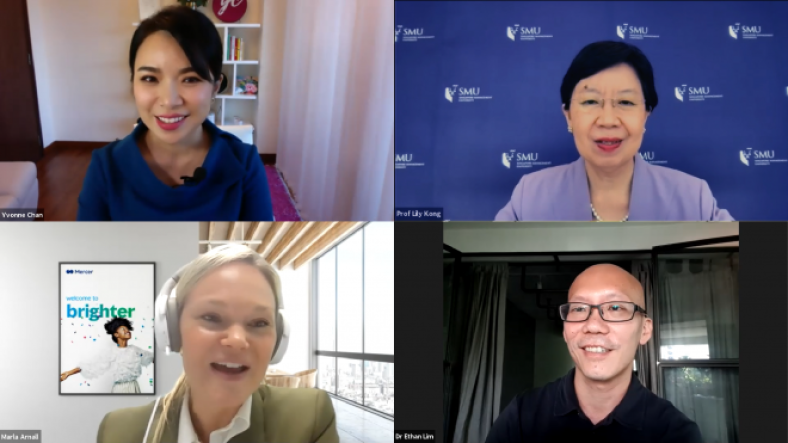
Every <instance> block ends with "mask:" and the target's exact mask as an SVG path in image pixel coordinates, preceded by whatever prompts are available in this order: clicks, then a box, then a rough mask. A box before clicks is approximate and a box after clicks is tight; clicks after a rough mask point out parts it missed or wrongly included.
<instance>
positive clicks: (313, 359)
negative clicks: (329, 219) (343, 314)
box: [309, 223, 394, 419]
mask: <svg viewBox="0 0 788 443" xmlns="http://www.w3.org/2000/svg"><path fill="white" fill-rule="evenodd" d="M368 225H369V223H363V224H361V225H360V226H358V227H357V228H356V229H354V230H353V231H351V232H350V233H349V234H348V235H346V236H345V237H344V238H343V239H342V241H340V242H339V243H337V244H335V245H334V246H332V247H331V248H330V249H328V250H327V251H325V252H323V253H322V254H320V255H319V256H317V257H315V258H314V259H313V260H312V263H311V265H310V269H311V280H312V282H311V285H310V289H311V296H310V301H311V303H310V306H312V307H313V309H312V311H313V312H312V314H311V317H312V322H311V324H312V325H313V328H312V330H313V332H312V334H310V337H311V339H310V342H311V343H310V359H309V360H310V361H309V363H310V366H312V367H316V368H317V367H318V366H317V361H318V357H331V358H333V360H334V389H335V390H336V389H338V388H339V372H338V370H337V368H338V360H337V359H338V358H344V359H349V360H358V361H360V362H361V403H358V402H356V401H354V400H351V399H349V398H346V397H343V396H341V395H339V394H337V393H336V391H335V392H328V391H326V392H328V393H329V395H330V396H331V397H333V398H337V399H340V400H342V401H345V402H348V403H351V404H353V405H356V406H358V407H360V408H363V409H365V410H367V411H369V412H372V413H375V414H378V415H382V416H384V417H386V418H391V419H393V418H394V414H389V413H387V412H384V411H381V410H379V409H375V408H372V407H371V406H367V405H366V404H364V403H365V402H366V392H365V391H366V368H365V363H366V362H380V363H391V364H394V354H391V355H388V354H373V353H367V352H365V349H366V348H365V346H366V343H365V335H366V331H365V322H366V319H365V317H366V315H365V311H364V308H365V303H366V288H365V285H364V279H365V277H366V269H365V257H366V229H365V228H366V227H367V226H368ZM359 233H360V235H361V350H362V352H339V351H323V350H320V349H318V337H317V335H318V330H319V324H318V323H319V321H318V318H319V315H318V312H317V306H318V302H319V298H320V294H319V291H318V287H319V284H318V282H319V266H318V261H319V260H320V259H321V258H323V257H324V256H326V255H327V254H334V349H339V327H338V318H339V304H338V302H339V291H338V288H339V283H338V282H339V278H338V277H339V266H340V263H339V254H338V249H339V246H340V245H341V244H343V243H344V242H345V241H347V240H348V239H349V238H351V237H353V236H354V235H356V234H359ZM320 377H321V374H320V372H318V379H319V378H320Z"/></svg>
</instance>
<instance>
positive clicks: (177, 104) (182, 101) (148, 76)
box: [133, 31, 221, 145]
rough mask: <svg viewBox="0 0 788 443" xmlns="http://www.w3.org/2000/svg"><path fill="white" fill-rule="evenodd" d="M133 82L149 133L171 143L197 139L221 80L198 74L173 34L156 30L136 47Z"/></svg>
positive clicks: (190, 141) (136, 99)
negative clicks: (209, 79) (209, 78)
mask: <svg viewBox="0 0 788 443" xmlns="http://www.w3.org/2000/svg"><path fill="white" fill-rule="evenodd" d="M220 80H221V79H220ZM133 85H134V100H135V102H136V104H137V111H138V112H139V115H140V118H142V121H143V123H145V126H147V127H148V129H149V130H150V131H151V135H153V136H154V137H156V139H158V140H160V141H161V142H163V143H166V144H170V145H174V144H179V143H187V144H192V143H196V141H198V140H200V137H201V133H202V132H201V131H202V123H203V122H204V121H205V119H206V118H207V117H208V114H209V113H210V110H211V99H212V97H213V96H214V95H215V94H216V93H217V92H218V90H219V86H220V85H221V82H220V81H213V80H212V81H210V82H209V81H206V80H204V79H202V78H200V76H199V75H197V74H196V73H195V71H194V70H193V69H192V67H191V63H190V62H189V59H188V58H187V57H186V53H184V52H183V49H182V48H181V47H180V45H179V44H178V42H177V41H176V40H175V39H174V38H173V37H172V35H170V33H168V32H166V31H158V32H155V33H153V34H151V35H149V36H148V38H146V39H145V41H144V42H143V43H142V44H141V45H140V47H139V49H138V50H137V55H136V59H135V62H134V81H133ZM184 117H185V118H184ZM162 118H166V120H162Z"/></svg>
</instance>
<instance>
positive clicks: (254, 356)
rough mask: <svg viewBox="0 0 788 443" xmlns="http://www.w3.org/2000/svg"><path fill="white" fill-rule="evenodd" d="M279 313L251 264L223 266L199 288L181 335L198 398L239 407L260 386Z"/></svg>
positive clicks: (186, 310) (183, 316) (184, 318)
mask: <svg viewBox="0 0 788 443" xmlns="http://www.w3.org/2000/svg"><path fill="white" fill-rule="evenodd" d="M275 309H276V305H275V299H274V293H273V290H272V289H271V286H270V285H269V283H268V281H267V280H266V279H265V277H264V276H263V275H262V273H261V272H260V271H259V270H258V269H257V268H255V267H254V266H252V265H249V264H246V263H230V264H227V265H224V266H221V267H219V268H217V269H215V270H213V271H212V272H210V273H209V274H207V275H206V276H205V277H203V278H202V279H201V280H200V281H198V282H197V284H195V285H194V288H193V290H192V291H191V294H189V295H188V297H187V299H186V302H185V303H184V307H183V312H182V314H181V322H180V330H181V337H182V338H183V368H184V371H185V372H186V376H187V378H188V379H189V385H190V386H191V389H192V392H193V393H194V396H195V397H201V398H205V399H210V401H212V402H214V403H215V404H219V405H238V404H240V403H243V401H244V400H246V398H247V397H249V395H251V393H252V392H253V391H254V390H255V389H257V388H258V387H259V386H260V383H261V382H262V380H263V378H264V377H265V372H266V369H267V368H268V363H269V362H270V361H271V357H272V354H273V350H274V345H275V343H276V325H275V318H276V317H275ZM222 363H229V364H233V365H232V366H235V365H242V367H241V368H239V369H232V368H229V367H227V366H225V365H222Z"/></svg>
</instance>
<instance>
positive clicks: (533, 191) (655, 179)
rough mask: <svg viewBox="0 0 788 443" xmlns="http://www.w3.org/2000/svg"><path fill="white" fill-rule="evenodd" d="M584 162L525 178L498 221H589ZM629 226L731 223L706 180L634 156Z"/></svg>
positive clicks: (553, 168) (589, 211) (588, 198)
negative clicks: (668, 222) (635, 222)
mask: <svg viewBox="0 0 788 443" xmlns="http://www.w3.org/2000/svg"><path fill="white" fill-rule="evenodd" d="M592 219H593V217H592V215H591V197H590V195H589V191H588V179H587V176H586V169H585V161H584V160H583V158H582V157H580V158H579V159H578V160H576V161H574V162H572V163H569V164H567V165H561V166H554V167H551V168H545V169H542V170H540V171H537V172H532V173H530V174H526V175H524V176H523V178H521V179H520V182H519V183H517V186H516V187H515V188H514V192H513V193H512V199H511V200H510V201H509V203H507V204H506V206H504V207H503V209H501V210H500V211H498V215H496V216H495V220H496V221H537V220H540V221H591V220H592ZM629 220H630V221H656V220H659V221H662V220H667V221H733V217H731V215H730V214H729V213H728V211H726V210H725V209H720V208H718V207H717V201H716V200H714V196H712V195H711V190H710V189H709V185H708V184H707V183H706V181H705V180H701V179H699V178H697V177H693V176H691V175H689V174H685V173H683V172H681V171H677V170H675V169H670V168H666V167H664V166H657V165H652V164H649V163H648V162H646V161H645V160H643V159H642V158H641V157H640V156H639V155H635V173H634V178H633V179H632V194H631V196H630V200H629Z"/></svg>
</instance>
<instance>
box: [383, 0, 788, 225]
mask: <svg viewBox="0 0 788 443" xmlns="http://www.w3.org/2000/svg"><path fill="white" fill-rule="evenodd" d="M625 23H626V24H627V25H628V28H629V27H637V28H641V27H642V28H647V29H648V34H649V35H657V36H659V37H658V38H644V39H643V40H635V39H631V38H630V35H629V34H625V38H624V39H623V40H622V39H621V38H620V37H619V36H617V34H616V27H617V26H622V25H624V24H625ZM736 23H739V24H740V26H742V27H743V26H748V27H753V26H755V27H760V33H761V34H768V35H772V37H761V38H757V39H745V38H743V34H744V30H743V29H741V28H740V30H739V31H738V34H737V35H738V39H734V38H732V37H731V36H730V35H729V32H728V27H729V26H732V25H735V24H736ZM515 24H517V25H519V26H520V27H527V28H532V27H533V28H539V32H540V35H551V36H552V37H551V38H536V39H535V41H520V40H519V37H518V40H516V41H512V40H511V39H510V38H508V37H507V32H506V31H507V27H514V25H515ZM396 30H399V31H400V32H399V35H397V36H396V41H395V155H396V158H397V161H396V162H395V167H396V168H397V169H395V192H396V195H395V206H396V207H398V208H402V207H432V208H438V207H442V208H444V219H448V220H492V219H493V218H494V217H495V214H496V213H497V212H498V210H500V209H501V208H502V207H503V206H504V205H505V204H506V202H507V201H508V200H509V198H510V197H511V193H512V191H513V190H514V187H515V185H516V184H517V182H518V181H519V179H520V177H522V175H523V174H526V173H530V172H534V171H536V170H539V169H541V168H544V167H548V166H533V167H530V168H529V167H525V168H518V167H516V166H515V162H512V165H511V167H510V168H506V167H505V166H504V165H503V162H502V155H503V153H510V152H511V151H513V150H514V151H515V152H517V153H523V154H529V153H530V154H532V155H533V154H536V155H537V156H538V160H539V161H540V162H549V166H556V165H561V164H565V163H569V162H571V161H574V160H576V159H577V158H578V153H577V150H576V148H575V145H574V140H573V139H572V135H571V134H569V133H568V132H567V124H566V120H565V118H564V116H563V114H562V113H561V97H560V86H561V81H562V79H563V77H564V74H565V73H566V70H567V69H568V67H569V65H570V63H571V62H572V59H573V58H574V57H575V56H576V55H577V53H578V52H579V51H580V50H581V49H582V48H583V47H584V46H586V45H587V44H589V43H593V42H595V41H601V40H618V41H625V42H627V43H630V44H633V45H635V46H638V47H639V48H641V49H642V50H643V52H644V53H645V54H646V56H647V57H648V59H649V61H650V62H651V64H652V66H653V68H654V77H655V84H656V87H657V94H658V96H659V104H658V106H657V107H656V109H655V110H654V112H653V113H652V114H651V116H650V117H649V118H648V121H647V123H646V127H647V129H648V131H647V132H646V134H645V135H644V139H643V145H642V146H641V148H640V150H641V152H646V153H648V154H647V157H649V158H650V157H651V156H653V160H654V162H656V164H660V165H662V166H666V167H669V168H674V169H678V170H680V171H684V172H686V173H688V174H691V175H694V176H696V177H699V178H702V179H704V180H706V181H707V182H708V183H709V186H710V187H711V190H712V193H713V194H714V196H715V198H716V199H717V202H718V205H719V206H720V207H722V208H725V209H728V210H729V211H730V213H731V214H732V215H733V217H734V218H736V219H738V220H788V197H787V196H786V193H788V162H775V163H772V164H769V165H755V164H754V158H751V159H750V160H749V162H750V165H749V166H747V165H745V164H743V163H742V162H741V161H740V159H739V152H740V151H746V150H747V148H752V150H757V151H774V155H775V159H780V160H786V159H788V143H786V140H788V2H719V3H716V2H653V3H651V2H522V3H520V2H395V32H396ZM407 30H410V31H413V30H416V32H417V33H420V34H421V36H422V37H428V38H419V39H417V40H416V41H403V40H404V37H406V35H405V34H406V32H407ZM454 85H459V87H461V88H480V93H479V95H481V96H491V97H492V99H489V100H478V101H475V102H471V103H468V102H459V101H458V99H457V96H458V95H459V92H458V93H457V94H455V97H454V101H453V102H449V101H448V100H447V99H446V98H445V97H444V94H445V89H446V88H447V87H453V86H454ZM681 85H687V87H688V88H689V87H704V88H709V91H710V92H709V93H710V94H711V95H722V96H723V97H722V98H709V99H707V100H705V101H689V100H688V95H689V91H687V92H686V93H685V94H684V101H683V102H682V101H679V100H678V99H677V98H676V96H675V93H674V89H675V88H676V87H680V86H681ZM403 159H409V160H410V161H409V162H403V161H402V160H403ZM404 163H410V164H423V165H420V166H407V165H405V167H404V168H402V166H403V165H404Z"/></svg>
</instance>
